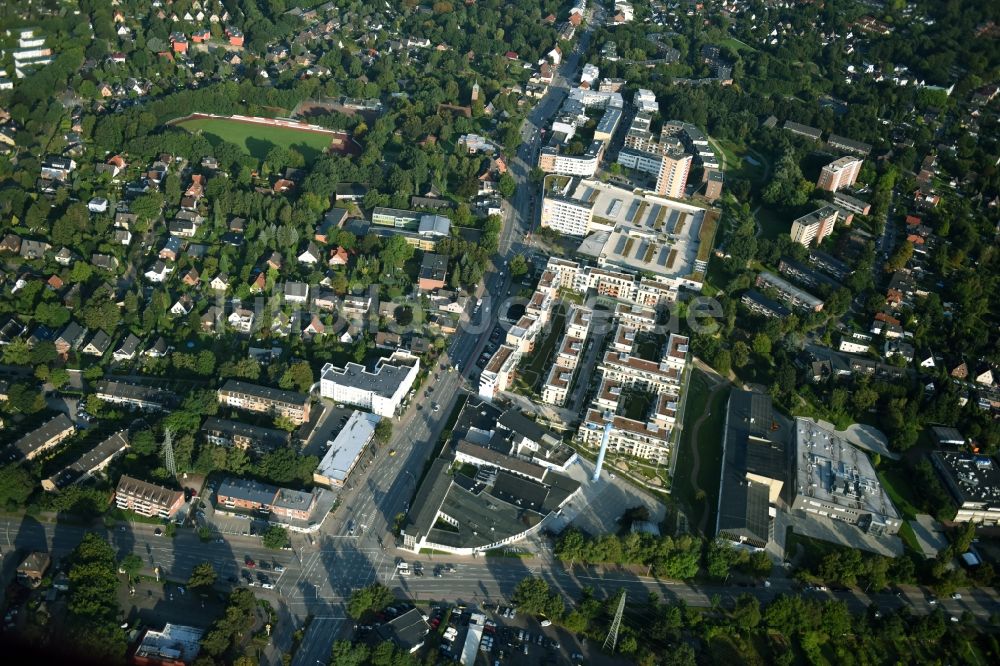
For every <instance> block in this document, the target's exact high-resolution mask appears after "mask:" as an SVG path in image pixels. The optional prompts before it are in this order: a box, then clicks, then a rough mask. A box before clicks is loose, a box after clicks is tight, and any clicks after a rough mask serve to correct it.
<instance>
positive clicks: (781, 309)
mask: <svg viewBox="0 0 1000 666" xmlns="http://www.w3.org/2000/svg"><path fill="white" fill-rule="evenodd" d="M740 302H741V303H742V304H743V305H745V306H746V307H747V309H748V310H750V312H753V313H755V314H759V315H764V316H765V317H778V318H779V319H784V318H785V317H787V316H789V315H790V314H792V311H791V310H789V309H788V308H786V307H785V306H784V305H782V304H781V303H779V302H778V301H776V300H774V299H773V298H768V297H767V296H765V295H764V294H762V293H760V292H759V291H757V290H756V289H747V290H746V291H745V292H743V296H741V297H740Z"/></svg>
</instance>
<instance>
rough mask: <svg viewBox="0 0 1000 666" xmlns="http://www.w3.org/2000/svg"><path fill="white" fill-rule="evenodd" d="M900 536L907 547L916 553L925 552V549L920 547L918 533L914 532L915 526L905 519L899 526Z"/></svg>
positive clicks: (921, 553)
mask: <svg viewBox="0 0 1000 666" xmlns="http://www.w3.org/2000/svg"><path fill="white" fill-rule="evenodd" d="M899 538H900V539H902V540H903V543H904V544H905V545H906V547H907V548H909V549H910V550H912V551H913V552H914V553H918V554H920V555H923V554H924V551H923V549H922V548H921V547H920V543H919V542H918V541H917V535H916V534H914V532H913V527H911V526H910V524H909V523H908V522H906V521H905V520H904V521H903V524H902V525H901V526H900V528H899Z"/></svg>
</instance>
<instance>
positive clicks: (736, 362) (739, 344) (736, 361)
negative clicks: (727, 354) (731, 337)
mask: <svg viewBox="0 0 1000 666" xmlns="http://www.w3.org/2000/svg"><path fill="white" fill-rule="evenodd" d="M732 361H733V367H736V368H742V367H744V366H746V364H747V363H749V362H750V348H749V347H747V344H746V343H745V342H743V341H742V340H737V341H736V342H734V343H733V350H732Z"/></svg>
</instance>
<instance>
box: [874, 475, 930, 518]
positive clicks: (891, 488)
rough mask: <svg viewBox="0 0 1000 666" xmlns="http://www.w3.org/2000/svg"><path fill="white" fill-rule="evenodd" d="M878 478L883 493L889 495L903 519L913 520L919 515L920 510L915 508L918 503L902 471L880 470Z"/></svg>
mask: <svg viewBox="0 0 1000 666" xmlns="http://www.w3.org/2000/svg"><path fill="white" fill-rule="evenodd" d="M878 478H879V480H880V481H881V482H882V487H883V488H885V492H887V493H888V494H889V499H891V500H892V503H893V504H895V505H896V508H897V509H899V512H900V513H901V514H902V515H903V517H904V518H907V519H909V518H915V517H916V515H917V514H918V513H921V511H920V509H918V508H917V504H918V503H919V501H918V500H917V498H916V497H914V495H913V490H912V489H911V488H910V484H909V481H907V479H906V472H905V471H904V470H902V469H900V468H894V469H887V470H884V471H881V470H880V471H879V472H878Z"/></svg>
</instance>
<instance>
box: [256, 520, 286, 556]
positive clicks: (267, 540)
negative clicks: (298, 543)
mask: <svg viewBox="0 0 1000 666" xmlns="http://www.w3.org/2000/svg"><path fill="white" fill-rule="evenodd" d="M261 542H262V543H263V544H264V547H265V548H273V549H274V550H280V549H282V548H284V547H285V546H287V545H288V530H286V529H285V528H284V527H279V526H277V525H271V526H270V527H268V528H267V530H265V532H264V534H263V536H262V537H261Z"/></svg>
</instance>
